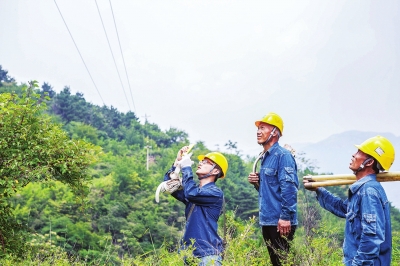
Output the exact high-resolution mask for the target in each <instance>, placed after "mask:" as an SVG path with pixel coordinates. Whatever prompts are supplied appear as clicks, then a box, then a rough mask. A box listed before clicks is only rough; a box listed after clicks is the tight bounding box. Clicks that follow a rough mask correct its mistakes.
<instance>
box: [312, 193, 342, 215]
mask: <svg viewBox="0 0 400 266" xmlns="http://www.w3.org/2000/svg"><path fill="white" fill-rule="evenodd" d="M316 192H317V200H318V202H319V205H321V207H322V208H324V209H325V210H327V211H330V212H331V213H333V214H334V215H336V216H338V217H341V218H346V213H347V199H346V200H342V199H341V198H339V197H336V196H335V195H333V194H332V193H330V192H329V191H328V190H326V189H325V188H318V189H317V191H316Z"/></svg>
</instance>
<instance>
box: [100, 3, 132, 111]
mask: <svg viewBox="0 0 400 266" xmlns="http://www.w3.org/2000/svg"><path fill="white" fill-rule="evenodd" d="M95 2H96V7H97V12H98V13H99V16H100V20H101V25H102V26H103V30H104V33H105V35H106V39H107V43H108V47H109V48H110V52H111V55H112V58H113V60H114V66H115V69H116V70H117V73H118V77H119V81H120V82H121V86H122V90H123V91H124V95H125V99H126V102H127V103H128V107H129V110H131V105H130V104H129V100H128V97H127V96H126V93H125V87H124V84H123V83H122V79H121V75H120V74H119V70H118V67H117V63H116V62H115V57H114V53H113V51H112V49H111V44H110V40H109V39H108V35H107V31H106V28H105V27H104V22H103V18H102V17H101V13H100V9H99V6H98V4H97V0H95Z"/></svg>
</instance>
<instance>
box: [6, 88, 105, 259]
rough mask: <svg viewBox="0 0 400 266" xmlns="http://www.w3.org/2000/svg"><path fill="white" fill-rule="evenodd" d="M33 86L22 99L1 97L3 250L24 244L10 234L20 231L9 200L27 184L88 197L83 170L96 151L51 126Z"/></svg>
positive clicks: (16, 251)
mask: <svg viewBox="0 0 400 266" xmlns="http://www.w3.org/2000/svg"><path fill="white" fill-rule="evenodd" d="M37 87H38V85H37V82H30V87H29V88H26V87H25V88H24V91H25V92H24V93H23V95H22V96H21V97H20V96H18V95H16V94H10V93H3V94H0V177H1V179H0V238H1V240H2V241H1V242H0V243H1V245H2V247H3V251H4V252H7V251H9V252H10V251H12V252H14V253H18V251H21V246H23V239H22V238H18V237H16V236H15V235H14V232H15V231H16V229H18V230H20V229H22V228H21V227H18V225H16V224H14V223H13V219H12V217H13V216H12V209H11V208H10V205H9V202H8V199H9V198H10V197H11V196H13V195H14V194H15V193H16V192H17V191H19V190H20V189H21V188H22V187H24V186H26V185H27V184H29V183H30V182H43V183H44V184H48V183H49V182H50V181H52V180H54V181H59V182H62V183H64V184H67V185H68V186H69V187H70V188H71V189H72V191H73V192H74V193H75V195H76V196H77V197H78V198H80V199H82V198H83V197H84V196H85V195H86V194H87V193H88V189H87V188H88V187H87V181H88V180H90V175H89V172H88V168H89V166H90V165H92V164H93V163H94V162H95V161H96V159H97V156H98V154H99V152H100V150H99V148H98V147H95V146H94V145H92V144H89V143H86V142H84V141H80V140H71V139H70V138H69V137H68V135H67V134H66V133H65V132H64V131H62V130H61V128H60V127H59V126H58V125H55V124H53V123H52V122H50V121H51V119H50V118H49V117H48V116H46V115H45V114H44V110H45V109H46V104H45V103H44V102H43V101H42V98H41V97H40V95H39V94H36V93H34V88H37ZM47 98H48V97H47ZM16 227H18V228H16ZM17 240H19V241H20V242H18V241H17ZM21 252H22V251H21Z"/></svg>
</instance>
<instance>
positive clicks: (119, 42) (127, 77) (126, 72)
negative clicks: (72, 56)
mask: <svg viewBox="0 0 400 266" xmlns="http://www.w3.org/2000/svg"><path fill="white" fill-rule="evenodd" d="M109 2H110V7H111V13H112V16H113V20H114V26H115V31H116V32H117V37H118V44H119V50H120V51H121V56H122V61H123V62H124V68H125V74H126V79H127V80H128V85H129V91H130V93H131V98H132V103H133V109H134V110H135V113H136V107H135V102H134V101H133V95H132V88H131V83H130V82H129V76H128V71H127V70H126V64H125V58H124V54H123V53H122V47H121V41H120V40H119V34H118V29H117V23H116V22H115V16H114V11H113V8H112V4H111V0H109Z"/></svg>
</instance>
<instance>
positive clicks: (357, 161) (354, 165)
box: [349, 150, 368, 171]
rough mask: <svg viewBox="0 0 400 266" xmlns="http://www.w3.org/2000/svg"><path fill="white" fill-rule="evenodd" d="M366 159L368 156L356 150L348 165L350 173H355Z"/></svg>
mask: <svg viewBox="0 0 400 266" xmlns="http://www.w3.org/2000/svg"><path fill="white" fill-rule="evenodd" d="M367 158H368V155H367V154H365V153H364V152H362V151H360V150H357V152H356V153H354V154H353V155H352V156H351V161H350V165H349V168H350V169H351V170H352V171H356V170H357V169H358V168H359V167H360V165H361V164H362V163H363V162H364V161H365V160H366V159H367Z"/></svg>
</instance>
